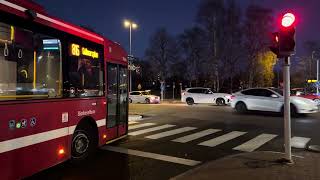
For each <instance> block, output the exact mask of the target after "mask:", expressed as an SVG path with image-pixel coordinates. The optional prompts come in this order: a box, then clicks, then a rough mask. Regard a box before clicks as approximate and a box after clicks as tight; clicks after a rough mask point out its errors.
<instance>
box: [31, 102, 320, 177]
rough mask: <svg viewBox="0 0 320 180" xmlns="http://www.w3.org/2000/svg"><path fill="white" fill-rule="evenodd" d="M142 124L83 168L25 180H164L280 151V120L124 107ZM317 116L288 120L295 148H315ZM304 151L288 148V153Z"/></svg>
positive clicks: (206, 109) (179, 107)
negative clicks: (234, 158) (236, 157)
mask: <svg viewBox="0 0 320 180" xmlns="http://www.w3.org/2000/svg"><path fill="white" fill-rule="evenodd" d="M130 113H131V114H142V115H144V119H143V120H142V121H136V122H130V123H131V124H130V126H129V127H130V130H129V134H130V136H129V137H128V138H126V139H123V140H121V141H119V142H116V143H113V144H111V145H108V146H104V147H102V148H101V149H100V150H99V151H98V152H97V154H96V156H95V157H93V158H92V159H90V160H88V161H86V162H85V163H83V164H79V165H76V166H75V165H73V164H70V163H69V162H66V163H63V164H60V165H58V166H55V167H53V168H50V169H48V170H45V171H43V172H41V173H38V174H36V175H34V176H33V177H31V178H30V179H68V180H69V179H139V180H140V179H141V180H144V179H153V180H156V179H169V178H170V177H174V176H176V175H179V174H181V173H183V172H185V171H187V170H189V169H193V168H195V167H197V166H199V165H201V164H204V163H206V162H209V161H212V160H215V159H219V158H222V157H225V156H228V155H232V154H236V153H242V152H247V151H277V152H283V151H284V150H283V118H282V117H281V116H280V115H278V114H272V113H257V112H252V113H248V114H245V115H241V114H237V113H235V112H234V111H233V110H232V109H231V108H230V107H228V106H224V107H222V106H210V105H194V106H186V105H184V104H160V105H143V104H135V105H130ZM319 130H320V113H317V114H311V115H307V116H303V117H299V118H294V119H292V136H293V137H295V141H294V144H295V145H296V146H305V145H309V144H318V145H320V136H319ZM298 151H304V149H303V148H302V149H301V148H294V149H293V152H298Z"/></svg>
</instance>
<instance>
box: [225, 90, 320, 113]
mask: <svg viewBox="0 0 320 180" xmlns="http://www.w3.org/2000/svg"><path fill="white" fill-rule="evenodd" d="M290 103H291V113H292V115H296V114H307V113H316V112H318V111H319V109H318V106H317V104H316V103H315V102H314V101H312V100H310V99H306V98H302V97H297V96H291V97H290ZM283 105H284V97H283V92H282V90H281V89H275V88H252V89H246V90H243V91H240V92H237V93H235V94H234V95H233V96H231V107H232V108H234V109H235V110H236V111H237V112H240V113H244V112H246V111H248V110H254V111H270V112H281V113H283Z"/></svg>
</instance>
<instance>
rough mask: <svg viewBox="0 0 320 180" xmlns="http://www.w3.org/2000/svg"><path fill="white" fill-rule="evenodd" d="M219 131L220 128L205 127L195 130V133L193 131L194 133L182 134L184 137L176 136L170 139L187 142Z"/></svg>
mask: <svg viewBox="0 0 320 180" xmlns="http://www.w3.org/2000/svg"><path fill="white" fill-rule="evenodd" d="M219 131H221V129H207V130H204V131H200V132H197V133H194V134H190V135H188V136H184V137H181V138H178V139H174V140H172V141H174V142H180V143H187V142H190V141H193V140H196V139H199V138H202V137H204V136H208V135H210V134H214V133H216V132H219Z"/></svg>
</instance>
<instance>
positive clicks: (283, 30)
mask: <svg viewBox="0 0 320 180" xmlns="http://www.w3.org/2000/svg"><path fill="white" fill-rule="evenodd" d="M295 21H296V18H295V16H294V15H293V14H292V13H286V14H285V15H283V17H282V19H281V27H280V31H279V55H282V56H290V55H292V54H294V52H295V47H296V28H295Z"/></svg>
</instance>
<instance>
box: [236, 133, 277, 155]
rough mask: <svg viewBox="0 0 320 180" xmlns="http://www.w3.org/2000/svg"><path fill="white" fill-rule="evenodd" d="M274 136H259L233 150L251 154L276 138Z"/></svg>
mask: <svg viewBox="0 0 320 180" xmlns="http://www.w3.org/2000/svg"><path fill="white" fill-rule="evenodd" d="M277 136H278V135H275V134H260V135H259V136H257V137H255V138H253V139H251V140H249V141H247V142H245V143H243V144H241V145H239V146H237V147H235V148H233V149H234V150H238V151H244V152H252V151H254V150H256V149H258V148H259V147H261V146H262V145H264V144H265V143H267V142H269V141H271V140H272V139H273V138H275V137H277Z"/></svg>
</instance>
